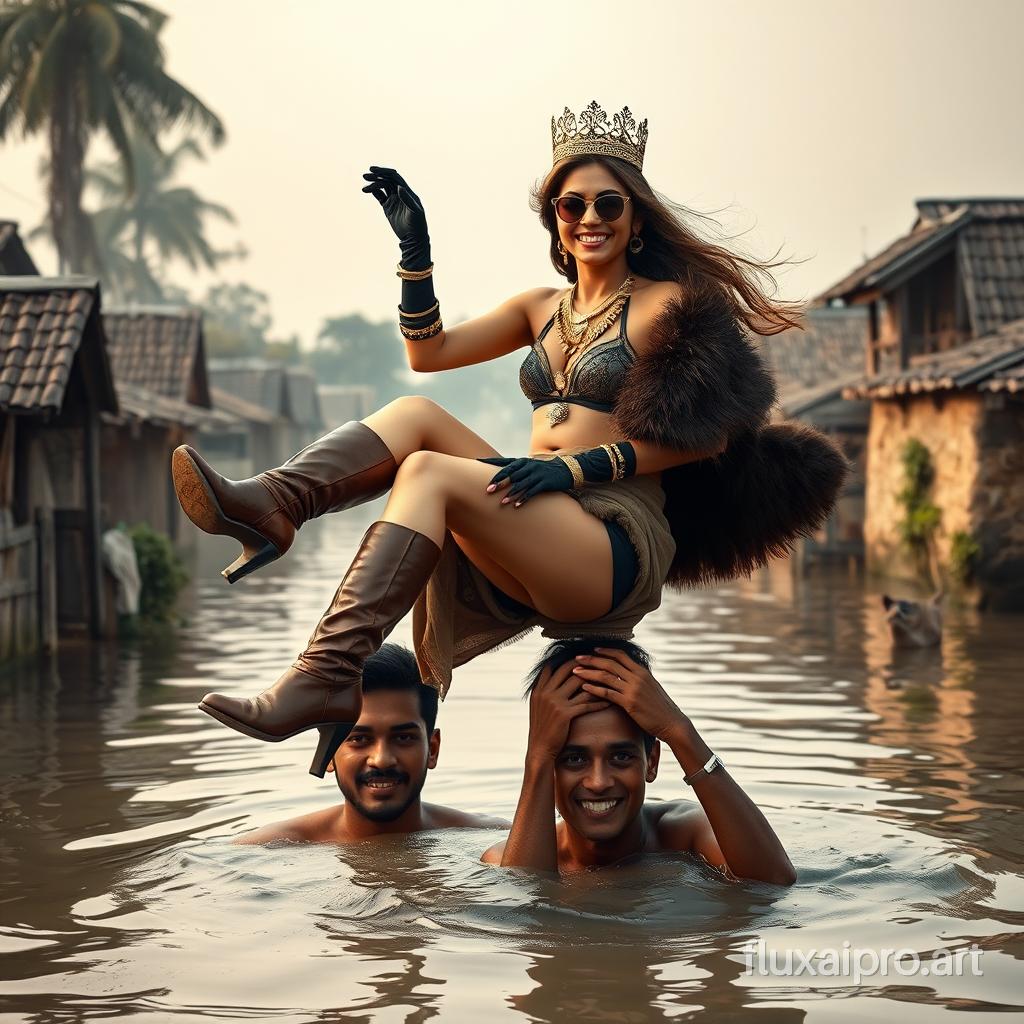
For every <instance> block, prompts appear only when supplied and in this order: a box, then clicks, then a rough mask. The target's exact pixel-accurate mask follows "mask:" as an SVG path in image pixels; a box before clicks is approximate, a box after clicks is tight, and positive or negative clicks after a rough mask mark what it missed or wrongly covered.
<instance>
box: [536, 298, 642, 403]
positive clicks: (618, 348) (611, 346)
mask: <svg viewBox="0 0 1024 1024" xmlns="http://www.w3.org/2000/svg"><path fill="white" fill-rule="evenodd" d="M630 298H631V296H627V297H626V301H625V302H624V303H623V305H622V312H621V313H620V314H619V333H618V334H617V335H616V336H615V337H614V338H607V339H605V340H603V341H598V342H595V343H594V344H593V345H591V346H590V348H589V349H587V351H586V352H584V353H583V355H582V356H580V358H579V359H578V360H577V362H576V364H575V365H574V366H573V368H572V370H571V371H570V372H569V381H568V384H569V386H568V387H567V388H566V392H565V395H564V396H561V395H559V394H558V393H557V392H556V390H555V378H554V374H553V373H552V372H551V363H550V361H549V359H548V354H547V352H546V351H545V350H544V345H543V344H542V342H543V341H544V337H545V335H546V334H547V333H548V331H550V330H551V325H552V324H553V323H554V322H555V314H554V313H553V314H552V315H551V319H550V320H549V321H548V322H547V323H546V324H545V325H544V330H542V331H541V332H540V337H539V338H538V339H537V340H536V341H535V342H534V343H533V345H532V346H531V347H530V351H529V352H528V353H527V355H526V358H525V359H524V360H523V363H522V365H521V366H520V368H519V386H520V387H521V388H522V389H523V394H524V395H526V397H527V398H528V399H529V400H530V404H531V405H532V406H533V408H534V409H539V408H540V407H541V406H542V405H550V404H551V403H552V402H569V403H571V404H573V405H584V406H586V407H587V408H588V409H597V410H598V411H600V412H611V411H612V408H613V407H614V405H615V398H616V396H617V395H618V393H619V391H620V389H621V387H622V382H623V378H624V377H625V375H626V371H627V370H628V369H629V368H630V366H632V365H633V362H634V361H635V360H636V352H635V351H634V350H633V346H632V345H630V343H629V339H628V338H627V337H626V313H627V312H628V310H629V300H630Z"/></svg>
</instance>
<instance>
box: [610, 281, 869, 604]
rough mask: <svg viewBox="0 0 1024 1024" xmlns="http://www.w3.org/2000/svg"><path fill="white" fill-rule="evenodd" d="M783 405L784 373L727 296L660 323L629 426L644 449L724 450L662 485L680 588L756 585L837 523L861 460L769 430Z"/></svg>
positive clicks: (633, 387) (699, 302) (634, 385)
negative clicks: (754, 580) (772, 564)
mask: <svg viewBox="0 0 1024 1024" xmlns="http://www.w3.org/2000/svg"><path fill="white" fill-rule="evenodd" d="M775 400H776V395H775V382H774V380H773V378H772V375H771V373H770V371H769V370H768V368H767V367H766V366H765V364H764V361H763V359H762V357H761V355H760V353H759V352H758V351H757V349H756V347H755V346H754V344H753V343H752V342H751V341H750V339H749V338H748V337H747V336H746V334H745V333H744V331H743V329H742V326H741V324H740V322H739V320H738V319H737V317H736V315H735V312H734V309H733V306H732V304H731V302H730V300H729V299H728V298H727V296H726V295H725V293H724V292H722V291H720V290H717V289H715V288H713V287H707V288H705V289H702V290H699V291H695V292H693V293H691V294H688V295H686V296H684V297H682V298H679V299H673V300H672V301H671V302H669V303H668V304H667V305H666V306H665V307H664V308H663V309H662V310H661V311H660V312H659V313H658V315H657V316H656V317H655V319H654V321H653V322H652V326H651V343H650V346H649V348H648V349H647V350H646V351H645V352H644V353H643V354H641V355H639V356H638V357H637V360H636V362H635V363H634V364H633V365H632V366H631V367H630V368H629V370H628V371H627V373H626V378H625V381H624V382H623V387H622V390H621V391H620V392H619V396H618V398H617V399H616V402H615V408H614V412H613V415H614V419H615V422H616V424H617V427H618V429H619V430H621V432H622V436H623V437H626V438H628V439H630V440H633V441H647V442H650V443H652V444H657V445H663V446H666V447H670V448H678V449H683V450H686V449H689V450H700V451H715V450H720V451H719V454H718V455H716V456H711V457H707V458H703V459H701V460H699V461H696V462H688V463H684V464H683V465H681V466H674V467H672V468H671V469H668V470H665V471H664V473H663V475H662V483H663V486H664V488H665V495H666V503H665V517H666V518H667V519H668V521H669V525H670V527H671V529H672V536H673V538H674V540H675V542H676V554H675V557H674V559H673V561H672V565H671V567H670V569H669V573H668V577H667V579H666V583H667V584H668V585H669V586H672V587H676V588H683V587H685V586H687V585H693V584H711V583H716V582H720V581H723V580H729V579H733V578H735V577H737V576H741V575H743V576H748V575H749V574H750V573H751V572H752V571H753V570H754V569H756V568H758V567H760V566H762V565H765V564H766V563H767V562H768V561H769V560H770V559H772V558H774V557H780V556H784V555H786V554H788V553H789V552H790V551H791V550H792V547H793V544H794V543H795V541H796V540H797V539H798V538H799V537H801V536H810V535H811V534H812V533H813V532H814V531H815V530H817V529H818V528H819V527H820V526H821V525H822V523H824V521H825V520H826V519H827V518H828V516H829V514H830V513H831V511H832V509H833V507H834V505H835V502H836V498H837V496H838V493H839V490H840V488H841V487H842V485H843V483H844V481H845V479H846V476H847V474H848V472H849V469H850V465H849V462H848V461H847V459H846V456H845V455H844V454H843V452H842V450H841V449H840V448H839V446H838V445H837V444H836V443H835V442H834V441H833V440H832V439H831V438H829V437H827V436H826V435H824V434H823V433H821V432H820V431H818V430H816V429H814V428H813V427H809V426H807V425H805V424H801V423H797V422H792V421H790V422H775V423H771V422H769V417H770V413H771V409H772V406H773V405H774V404H775ZM723 445H724V446H725V447H724V449H723Z"/></svg>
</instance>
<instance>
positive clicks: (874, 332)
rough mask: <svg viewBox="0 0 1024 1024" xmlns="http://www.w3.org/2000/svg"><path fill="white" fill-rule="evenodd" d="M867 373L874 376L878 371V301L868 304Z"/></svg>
mask: <svg viewBox="0 0 1024 1024" xmlns="http://www.w3.org/2000/svg"><path fill="white" fill-rule="evenodd" d="M866 371H867V375H868V376H869V377H874V376H875V374H877V373H878V303H877V302H871V303H870V304H869V305H868V359H867V367H866Z"/></svg>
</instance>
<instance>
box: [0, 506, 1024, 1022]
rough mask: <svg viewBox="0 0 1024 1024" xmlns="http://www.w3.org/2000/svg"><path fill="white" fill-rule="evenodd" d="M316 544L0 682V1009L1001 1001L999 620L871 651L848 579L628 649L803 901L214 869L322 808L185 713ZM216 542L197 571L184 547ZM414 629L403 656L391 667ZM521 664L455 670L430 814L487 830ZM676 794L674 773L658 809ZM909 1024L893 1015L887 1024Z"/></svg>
mask: <svg viewBox="0 0 1024 1024" xmlns="http://www.w3.org/2000/svg"><path fill="white" fill-rule="evenodd" d="M364 525H365V524H364V523H363V522H360V521H359V519H358V517H356V518H346V517H345V516H336V517H332V518H331V519H329V520H325V521H320V522H317V523H314V524H311V525H310V527H307V529H306V530H304V531H303V534H302V536H301V537H300V542H299V543H298V544H297V545H296V548H295V549H294V550H293V551H292V552H291V553H290V555H289V557H288V558H287V559H284V560H282V561H281V562H280V563H275V565H274V566H272V567H270V570H268V571H264V572H263V573H261V574H259V575H258V576H257V577H254V578H253V579H252V580H249V581H246V583H245V585H244V586H238V587H235V588H228V587H226V586H224V585H223V583H222V581H221V580H220V578H219V576H218V575H217V567H218V566H219V565H220V564H223V563H224V562H226V561H227V560H229V559H228V558H227V557H223V555H224V554H225V553H224V552H223V551H222V550H214V551H213V552H212V553H211V552H210V551H209V550H205V551H204V565H206V566H207V570H206V575H204V576H202V577H201V578H199V579H198V580H197V581H196V584H195V587H194V600H193V604H192V607H191V612H190V622H189V624H188V626H187V627H186V628H185V629H183V630H181V631H180V632H177V631H170V632H167V633H164V634H162V635H156V636H149V637H146V638H144V639H140V640H138V641H137V642H135V643H132V644H127V645H123V646H121V647H120V648H118V647H114V646H103V645H99V646H93V645H87V644H84V643H83V644H77V645H76V644H73V643H65V644H64V645H63V647H62V648H61V651H60V654H59V656H58V657H57V658H54V659H51V660H47V661H43V662H40V663H32V664H27V665H21V666H19V667H18V668H16V669H13V670H9V671H7V672H6V673H5V674H4V676H3V678H2V682H0V721H2V722H3V731H4V739H5V743H4V744H3V747H2V749H0V762H2V763H0V768H2V771H0V801H2V814H3V832H2V837H0V861H2V864H3V880H2V883H0V886H2V888H0V898H2V900H3V904H2V905H3V916H2V918H0V951H2V952H4V953H5V954H6V955H5V958H4V959H5V971H4V980H3V982H2V983H0V1012H8V1013H11V1014H17V1015H19V1019H26V1020H38V1021H63V1020H69V1021H70V1020H76V1021H77V1020H86V1019H92V1018H99V1017H110V1016H129V1017H130V1016H133V1015H137V1016H140V1017H146V1016H149V1017H151V1018H155V1019H163V1018H169V1017H171V1016H172V1015H173V1016H175V1017H179V1016H180V1017H184V1018H186V1019H187V1018H188V1017H190V1016H194V1017H196V1018H200V1017H202V1018H205V1019H209V1020H218V1019H225V1020H227V1019H238V1018H239V1017H254V1018H264V1019H271V1020H280V1021H313V1020H331V1021H364V1020H401V1021H412V1022H418V1021H427V1020H430V1019H432V1018H434V1017H439V1018H441V1019H445V1020H449V1019H462V1018H467V1019H468V1018H472V1019H474V1020H476V1019H489V1020H490V1019H493V1020H495V1021H497V1020H501V1019H505V1020H509V1021H523V1020H524V1019H525V1020H529V1021H538V1022H547V1021H551V1022H554V1021H564V1020H568V1019H580V1020H593V1021H615V1022H631V1021H651V1020H669V1019H676V1018H679V1017H686V1016H689V1015H691V1014H694V1013H696V1012H699V1011H700V1010H702V1009H706V1010H711V1011H712V1012H713V1013H714V1014H715V1019H732V1018H733V1017H739V1016H742V1015H743V1014H744V1013H747V1012H749V1013H757V1014H758V1016H759V1018H764V1017H765V1014H767V1015H768V1018H767V1019H769V1020H771V1021H775V1020H779V1021H791V1020H803V1019H805V1018H810V1019H812V1020H815V1019H821V1020H826V1019H834V1018H836V1017H837V1012H836V1010H835V1006H836V1004H835V1002H834V1000H835V998H836V997H838V998H840V999H841V1000H842V1004H841V1005H842V1012H841V1013H840V1014H839V1018H840V1019H868V1018H872V1017H879V1016H882V1017H888V1016H889V1015H891V1014H895V1013H899V1014H900V1015H901V1017H907V1018H908V1019H909V1020H911V1021H913V1020H916V1019H920V1020H925V1019H927V1020H932V1019H934V1017H935V1016H936V1014H938V1013H941V1012H943V1010H945V1009H950V1010H951V1009H961V1008H970V1009H974V1010H983V1009H989V1010H1001V1009H1006V1008H1012V1007H1017V1005H1018V1004H1019V1002H1020V1000H1019V998H1018V997H1017V996H1016V993H1017V992H1018V991H1019V990H1020V984H1019V977H1018V972H1017V965H1018V961H1019V959H1020V958H1021V955H1022V953H1024V948H1022V946H1024V944H1022V942H1021V939H1020V935H1019V930H1020V925H1021V922H1022V920H1024V916H1022V915H1024V880H1022V877H1021V846H1022V844H1021V838H1020V833H1019V829H1018V828H1016V827H1015V823H1016V821H1017V820H1018V819H1017V818H1016V813H1017V812H1018V811H1019V810H1020V809H1021V806H1022V803H1024V782H1022V777H1021V772H1020V769H1019V765H1020V764H1021V754H1022V749H1021V747H1022V741H1021V737H1020V729H1019V726H1018V725H1017V722H1018V720H1019V717H1018V716H1019V697H1018V695H1017V691H1016V681H1017V678H1018V677H1019V669H1018V668H1017V665H1018V661H1019V658H1018V652H1019V649H1020V645H1019V640H1018V634H1019V623H1018V621H1017V620H1015V619H1012V618H1010V617H1000V616H984V617H980V616H978V615H977V614H976V613H972V612H967V611H963V612H958V611H953V612H952V613H951V614H949V615H948V616H947V624H946V635H945V639H944V643H943V645H942V647H941V648H934V649H928V650H919V651H907V652H893V651H892V649H891V646H890V643H889V638H888V633H887V630H886V628H885V625H884V617H883V615H882V612H881V604H880V601H879V593H878V592H875V590H873V589H872V587H871V585H870V584H867V585H865V584H864V583H863V581H861V580H860V579H858V578H857V577H856V575H852V574H850V573H849V572H848V571H847V570H846V569H845V568H839V569H833V570H829V571H827V572H826V571H822V570H818V571H815V572H813V573H811V574H810V575H807V576H804V577H799V576H796V575H794V574H793V573H791V572H790V571H789V568H788V567H787V566H776V567H775V568H773V570H772V571H770V572H764V573H761V574H759V575H758V576H756V577H755V578H753V579H752V580H750V581H742V582H740V583H736V584H733V585H730V586H728V587H725V588H722V589H720V590H717V591H698V592H693V593H689V594H686V595H680V596H669V597H668V598H667V599H666V601H665V603H664V605H663V606H662V608H661V609H660V610H659V611H658V613H656V615H655V616H652V617H651V618H649V619H648V621H647V622H645V623H644V624H643V625H642V627H641V630H640V633H639V636H638V639H639V641H640V642H641V643H643V644H645V645H646V646H647V647H649V648H650V649H651V650H652V652H653V653H654V655H655V672H656V674H657V675H658V676H659V678H660V679H661V680H662V681H663V682H664V683H665V685H666V687H667V688H668V689H669V690H670V692H672V693H673V695H674V696H675V697H676V699H677V700H678V701H679V703H680V705H681V706H682V707H683V708H684V710H685V711H686V712H687V713H688V714H690V715H691V716H692V717H693V718H694V719H695V721H696V722H697V723H698V725H699V727H700V728H701V731H702V733H703V734H704V735H705V737H706V738H707V739H708V741H709V743H710V745H711V746H712V747H713V748H714V749H716V750H719V751H720V752H722V754H723V757H725V759H726V760H727V762H728V763H729V766H730V769H731V770H732V771H733V772H734V773H735V774H736V775H737V777H738V778H740V780H741V781H742V782H743V784H744V786H745V787H746V788H747V789H748V791H749V792H750V793H751V795H752V796H753V798H754V799H755V800H756V801H757V802H758V803H759V804H760V805H761V806H762V807H763V808H764V809H765V813H766V814H767V815H768V816H769V818H770V819H771V820H772V822H773V824H774V825H775V827H776V829H777V831H778V832H779V833H780V835H781V836H782V837H783V839H784V841H785V843H786V845H787V848H788V849H789V851H790V853H791V856H792V859H793V861H794V863H795V864H796V866H797V868H798V871H799V873H800V883H799V884H798V885H797V886H796V887H794V888H793V889H791V890H788V891H779V890H775V889H773V888H771V887H767V886H746V885H744V886H737V885H730V884H728V883H726V882H724V881H722V880H721V879H720V878H719V877H718V876H717V875H715V874H714V872H711V871H709V870H708V869H706V868H704V867H703V866H701V865H699V864H697V863H695V862H693V861H692V860H691V859H689V858H687V857H674V858H662V859H658V860H655V861H652V862H650V863H646V864H642V865H636V866H633V867H630V868H624V869H621V870H619V871H615V872H607V873H594V874H590V875H584V876H581V877H579V878H575V879H573V880H571V881H570V882H568V883H567V884H564V885H561V886H557V885H554V884H553V883H551V882H550V881H547V880H544V879H538V878H535V877H532V876H529V875H525V874H520V873H516V872H502V871H500V870H495V869H493V868H490V867H487V866H485V865H482V864H480V863H479V861H478V857H479V853H480V851H481V850H483V849H484V848H485V847H486V846H488V845H489V844H490V843H491V842H493V841H494V840H495V839H497V838H498V835H499V834H498V833H492V832H475V831H471V830H457V831H451V832H443V833H436V834H429V835H419V836H415V837H410V838H401V837H397V838H396V837H391V838H387V839H381V840H375V841H372V842H369V843H366V844H362V845H360V846H356V847H349V848H345V849H343V850H334V849H327V848H324V847H295V846H283V847H277V848H266V849H264V848H257V847H234V846H231V845H230V839H231V837H232V836H233V835H235V834H237V833H239V832H242V831H247V830H248V829H250V828H253V827H256V826H258V825H260V824H263V823H265V822H268V821H273V820H277V819H280V818H283V817H288V816H292V815H295V814H301V813H304V812H305V811H309V810H313V809H316V808H318V807H322V806H325V805H326V804H328V803H330V802H333V801H336V800H337V799H338V795H337V790H336V788H335V786H334V783H333V780H331V779H330V777H328V779H326V780H322V781H321V780H315V779H311V778H310V777H309V776H308V775H307V774H306V771H305V769H306V765H307V763H308V757H309V752H308V749H307V747H308V745H309V744H308V743H304V742H302V741H301V740H296V741H291V742H288V743H283V744H259V743H254V742H253V741H251V740H249V739H247V738H245V737H242V736H240V735H238V734H235V733H232V732H230V731H229V730H226V729H223V728H221V727H220V726H218V725H217V724H216V723H214V722H212V721H211V720H209V719H206V718H205V716H202V715H200V714H199V713H198V712H196V710H195V704H196V702H197V700H198V699H199V697H201V696H202V694H203V693H205V692H206V691H207V690H208V689H210V688H212V685H213V684H215V685H216V687H217V688H218V689H222V690H227V691H230V690H232V689H235V690H237V691H238V692H242V693H247V692H251V691H252V690H254V689H258V688H259V687H261V686H263V685H266V683H267V682H269V681H272V680H273V679H274V678H276V676H277V675H278V673H279V672H280V670H281V668H282V667H283V666H284V665H286V664H287V663H288V662H289V661H290V660H291V658H292V657H293V656H294V654H295V653H296V652H297V651H298V650H299V649H301V647H302V645H303V644H304V643H305V640H306V638H307V636H308V634H309V631H310V628H311V626H312V624H313V623H314V622H315V620H316V617H317V615H318V614H319V611H320V610H321V608H322V607H323V606H324V605H325V604H326V602H327V601H328V600H329V598H330V596H331V594H332V593H333V591H334V589H335V587H336V585H337V580H338V577H339V576H340V574H341V572H342V571H343V569H344V567H345V566H346V565H347V562H348V558H349V556H350V554H351V552H352V551H353V550H354V548H355V545H356V544H357V543H358V540H359V537H360V536H361V534H362V531H363V528H364ZM209 547H210V545H207V549H208V548H209ZM407 630H408V624H404V625H403V626H401V627H399V630H398V631H396V634H395V637H394V638H395V639H398V640H404V641H408V631H407ZM542 642H543V641H542V640H541V639H540V638H539V637H531V638H528V639H527V640H525V641H523V642H521V643H520V644H518V645H514V646H513V647H510V648H506V649H504V650H502V651H498V652H494V653H493V654H491V655H488V656H485V657H484V658H481V659H478V660H477V661H476V662H473V663H471V664H470V665H468V666H465V667H464V668H463V669H460V670H458V672H457V673H456V677H455V683H454V685H453V689H452V695H451V698H450V699H449V700H448V701H447V702H446V704H445V705H444V706H443V708H442V710H441V716H440V721H439V724H440V726H441V729H442V735H443V740H442V749H441V759H440V766H439V768H438V769H437V770H436V771H435V772H433V773H431V775H430V777H429V779H428V784H427V790H426V791H425V793H426V795H427V797H428V799H431V800H434V801H437V802H442V803H451V804H454V805H457V806H461V807H464V808H465V809H467V810H471V811H484V812H488V813H496V814H500V815H503V816H505V817H511V815H512V812H513V810H514V800H515V796H516V793H517V790H518V782H519V769H520V765H521V763H522V752H523V749H524V744H525V739H526V714H525V710H526V709H525V707H524V705H523V704H522V701H521V699H520V696H519V694H520V692H521V680H522V675H523V673H524V672H525V670H526V668H527V667H528V665H529V664H530V662H531V661H532V659H533V657H534V656H535V655H536V653H537V652H538V650H539V649H540V646H541V644H542ZM684 792H685V787H684V786H683V785H682V783H681V773H680V772H679V770H678V767H677V766H675V765H672V764H666V765H665V767H664V770H663V771H662V773H661V776H660V778H659V781H658V782H657V783H656V784H655V786H654V787H653V788H652V791H651V795H652V797H653V798H655V799H658V798H661V799H669V798H674V797H676V796H678V795H680V794H683V793H684ZM751 939H754V940H757V939H763V940H765V941H766V942H767V943H768V944H769V945H770V946H772V947H774V948H785V947H790V948H798V949H801V950H808V949H812V948H823V947H828V946H832V947H839V946H841V945H842V943H843V942H844V941H845V942H849V943H851V944H852V945H854V946H859V947H864V948H875V949H877V948H881V947H892V946H897V947H907V948H911V949H914V950H916V951H918V952H921V953H929V952H930V951H932V950H935V949H937V948H939V947H942V946H949V947H962V946H965V945H968V944H970V943H972V942H976V943H978V945H979V946H981V948H982V949H983V950H984V951H985V952H984V961H983V966H984V970H985V976H984V977H983V978H973V977H964V978H934V977H923V976H919V977H909V978H903V977H901V978H897V979H893V978H891V977H890V978H869V979H865V980H864V981H863V982H862V984H861V986H860V987H859V988H855V987H853V986H851V985H850V983H849V979H843V978H820V977H816V978H806V977H804V978H762V977H759V976H756V975H755V976H748V975H747V974H745V973H744V961H743V956H742V949H743V946H744V944H745V943H746V942H747V941H748V940H751ZM897 1003H898V1004H899V1005H898V1006H896V1005H895V1004H897Z"/></svg>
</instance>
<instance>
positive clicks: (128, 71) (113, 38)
mask: <svg viewBox="0 0 1024 1024" xmlns="http://www.w3.org/2000/svg"><path fill="white" fill-rule="evenodd" d="M166 20H167V18H166V15H164V14H163V13H162V12H160V11H158V10H156V9H155V8H153V7H150V6H149V5H148V4H145V3H142V2H140V0H18V2H9V3H3V5H2V6H0V141H2V140H4V139H6V138H7V137H8V136H9V135H10V134H11V132H12V131H13V130H14V129H15V128H20V129H21V133H22V136H28V135H36V134H38V133H40V132H43V131H45V132H46V133H47V135H48V139H49V167H50V173H49V175H48V181H47V193H48V195H47V199H48V205H49V223H50V224H51V226H52V229H53V237H54V242H55V243H56V246H57V254H58V257H59V259H60V269H61V272H62V273H63V272H66V271H83V270H93V271H98V270H99V269H100V266H99V257H98V251H97V245H96V239H95V237H94V235H93V231H92V226H91V224H90V222H89V219H88V217H87V216H86V215H85V213H84V212H83V210H82V188H83V183H84V171H83V168H84V165H85V154H86V149H87V148H88V144H89V140H90V137H91V136H92V135H93V134H95V133H96V132H98V131H103V132H105V133H106V134H107V136H108V137H109V139H110V141H111V143H112V144H113V146H114V149H115V150H116V152H117V155H118V157H119V159H120V161H121V164H122V166H123V168H124V178H125V182H126V184H127V186H128V189H129V191H134V189H135V167H134V164H133V162H132V147H131V141H130V136H129V129H130V127H134V128H136V129H137V130H138V131H140V132H141V133H142V134H143V135H144V136H145V137H146V138H147V139H149V141H150V142H151V143H152V144H153V145H154V146H157V135H158V134H159V132H160V131H161V130H162V129H164V128H168V127H171V126H172V125H175V124H179V123H181V124H185V125H192V126H196V127H198V128H200V129H201V130H202V131H203V132H205V133H207V134H209V136H210V137H211V138H212V139H213V140H214V142H218V143H219V142H221V141H223V139H224V126H223V125H222V124H221V122H220V119H219V118H218V117H217V116H216V114H214V113H213V112H212V111H210V110H209V109H208V108H207V107H206V105H205V104H204V103H203V102H202V101H201V100H200V99H198V97H196V96H195V95H193V93H191V92H190V91H189V90H188V89H186V88H185V86H183V85H182V84H181V83H180V82H178V81H176V80H175V79H173V78H171V77H170V76H169V75H168V74H167V73H166V72H165V71H164V67H163V65H164V53H163V48H162V47H161V45H160V42H159V40H158V35H159V33H160V30H161V29H162V27H163V25H164V23H165V22H166Z"/></svg>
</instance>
